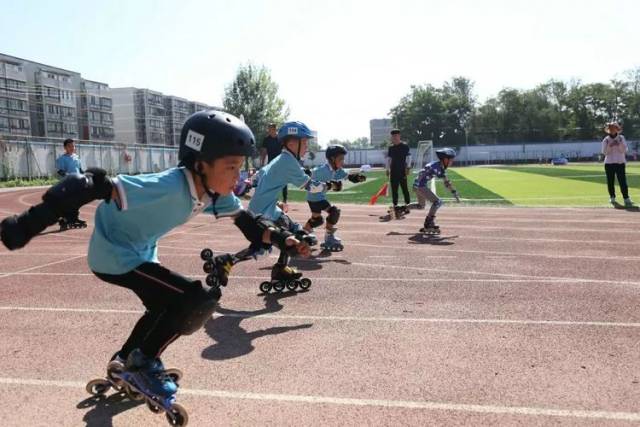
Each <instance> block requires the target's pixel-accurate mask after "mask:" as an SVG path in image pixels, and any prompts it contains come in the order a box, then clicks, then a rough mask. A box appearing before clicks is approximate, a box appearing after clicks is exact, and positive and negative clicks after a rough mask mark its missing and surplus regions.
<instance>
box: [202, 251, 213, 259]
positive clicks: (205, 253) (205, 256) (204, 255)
mask: <svg viewBox="0 0 640 427" xmlns="http://www.w3.org/2000/svg"><path fill="white" fill-rule="evenodd" d="M200 258H202V260H203V261H208V260H210V259H211V258H213V251H212V250H211V249H209V248H204V249H203V250H202V251H201V252H200Z"/></svg>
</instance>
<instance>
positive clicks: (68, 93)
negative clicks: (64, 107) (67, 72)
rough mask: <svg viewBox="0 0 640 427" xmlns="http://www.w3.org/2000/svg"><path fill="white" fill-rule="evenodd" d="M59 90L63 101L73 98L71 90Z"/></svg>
mask: <svg viewBox="0 0 640 427" xmlns="http://www.w3.org/2000/svg"><path fill="white" fill-rule="evenodd" d="M60 92H61V93H62V99H64V100H65V101H71V100H73V92H71V91H70V90H62V91H60Z"/></svg>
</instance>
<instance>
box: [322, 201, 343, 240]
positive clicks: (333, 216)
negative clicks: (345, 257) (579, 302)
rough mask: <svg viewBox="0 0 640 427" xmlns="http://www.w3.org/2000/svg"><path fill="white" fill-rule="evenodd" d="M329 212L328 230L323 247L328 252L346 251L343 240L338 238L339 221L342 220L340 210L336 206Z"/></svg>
mask: <svg viewBox="0 0 640 427" xmlns="http://www.w3.org/2000/svg"><path fill="white" fill-rule="evenodd" d="M326 211H327V214H328V215H327V230H326V234H325V239H324V243H323V247H324V249H326V250H330V251H341V250H342V249H344V245H343V244H342V240H341V239H340V238H339V237H337V236H336V231H337V230H338V228H337V227H336V224H338V220H340V209H339V208H337V207H336V206H333V205H332V206H329V208H328V209H327V210H326Z"/></svg>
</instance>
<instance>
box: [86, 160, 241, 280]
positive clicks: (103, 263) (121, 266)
mask: <svg viewBox="0 0 640 427" xmlns="http://www.w3.org/2000/svg"><path fill="white" fill-rule="evenodd" d="M115 182H116V188H117V189H118V194H119V196H120V201H121V205H122V206H121V209H118V207H117V206H116V204H115V203H114V202H111V203H105V202H103V203H101V204H100V206H98V210H97V211H96V217H95V229H94V230H93V235H92V236H91V242H90V243H89V267H90V268H91V270H92V271H95V272H96V273H103V274H113V275H119V274H125V273H128V272H129V271H131V270H133V269H134V268H136V267H138V266H139V265H140V264H143V263H145V262H155V263H157V262H158V240H159V239H160V238H161V237H162V236H164V235H165V234H167V233H168V232H169V231H171V230H173V229H174V228H176V227H177V226H179V225H182V224H184V223H185V222H187V221H188V220H189V219H190V218H191V217H193V216H195V215H197V214H198V213H200V212H203V211H204V212H209V213H213V212H214V210H213V205H212V204H211V198H209V196H207V195H205V196H204V197H203V200H202V201H200V200H198V198H197V195H196V190H195V185H194V183H193V176H192V174H191V172H190V171H189V170H187V169H185V168H172V169H167V170H166V171H163V172H159V173H152V174H147V175H135V176H130V175H118V177H117V178H116V179H115ZM241 209H242V205H241V204H240V200H239V199H238V198H237V197H236V196H234V195H233V194H230V195H228V196H220V197H219V198H218V200H217V201H216V204H215V211H216V214H217V216H218V217H222V216H231V215H235V214H237V213H239V212H240V210H241Z"/></svg>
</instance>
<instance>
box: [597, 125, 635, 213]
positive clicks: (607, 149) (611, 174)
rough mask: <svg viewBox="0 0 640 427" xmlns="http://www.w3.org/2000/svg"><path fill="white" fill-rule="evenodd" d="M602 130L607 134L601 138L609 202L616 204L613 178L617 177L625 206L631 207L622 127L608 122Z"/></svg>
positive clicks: (625, 144) (625, 147) (625, 145)
mask: <svg viewBox="0 0 640 427" xmlns="http://www.w3.org/2000/svg"><path fill="white" fill-rule="evenodd" d="M604 131H605V132H606V133H607V136H606V137H605V138H604V139H603V140H602V154H604V156H605V158H604V170H605V172H606V174H607V189H608V190H609V202H610V203H611V204H612V205H614V206H617V203H616V188H615V178H616V177H618V184H619V185H620V192H621V193H622V197H623V198H624V206H625V207H626V208H630V207H633V202H632V201H631V199H630V198H629V187H628V186H627V175H626V170H625V168H626V163H627V159H626V154H627V141H626V140H625V139H624V136H623V135H622V134H621V132H622V127H621V126H620V125H619V124H618V123H617V122H611V123H608V124H607V125H606V126H605V128H604Z"/></svg>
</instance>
